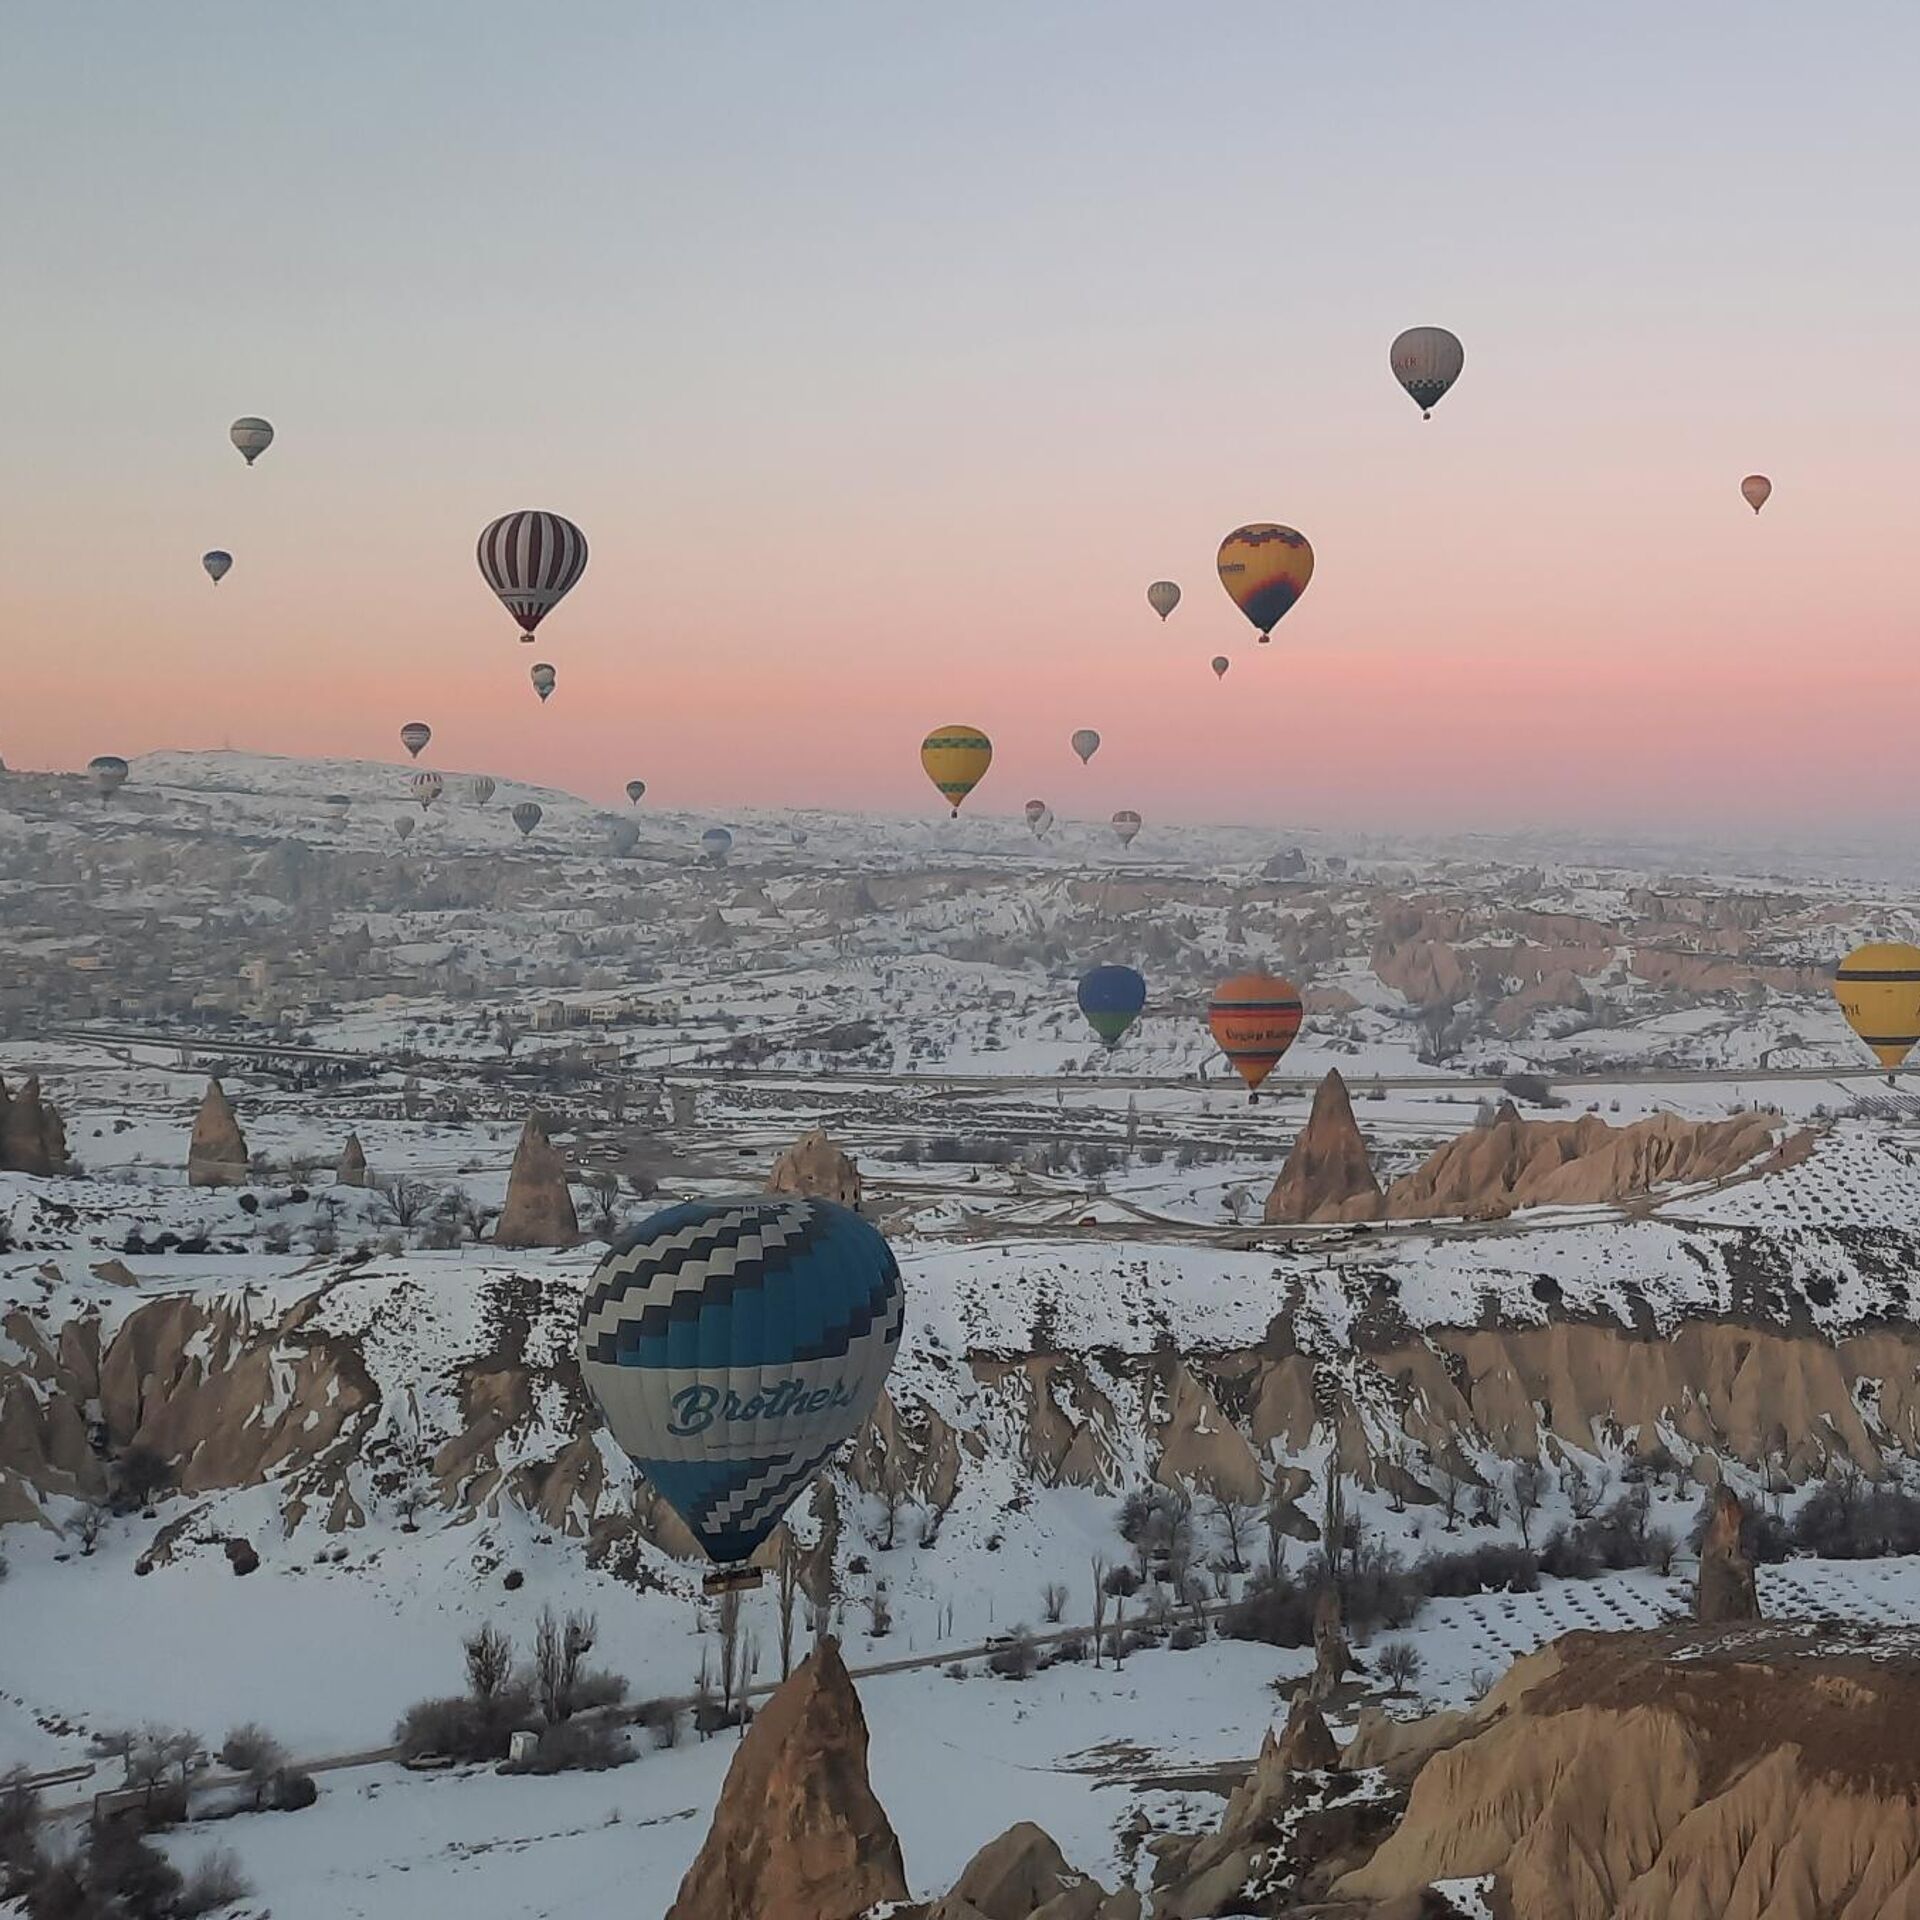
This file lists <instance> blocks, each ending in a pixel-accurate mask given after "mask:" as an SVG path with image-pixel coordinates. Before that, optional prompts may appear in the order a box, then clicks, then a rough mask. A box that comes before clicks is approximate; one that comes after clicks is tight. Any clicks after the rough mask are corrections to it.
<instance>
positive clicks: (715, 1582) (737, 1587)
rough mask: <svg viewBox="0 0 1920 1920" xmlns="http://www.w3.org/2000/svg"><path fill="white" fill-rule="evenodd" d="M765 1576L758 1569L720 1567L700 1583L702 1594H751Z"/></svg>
mask: <svg viewBox="0 0 1920 1920" xmlns="http://www.w3.org/2000/svg"><path fill="white" fill-rule="evenodd" d="M763 1577H764V1576H763V1575H762V1573H761V1571H760V1569H759V1568H758V1567H719V1568H716V1569H715V1570H714V1571H713V1572H712V1573H710V1574H708V1575H707V1577H706V1578H705V1579H704V1580H702V1581H701V1582H700V1591H701V1592H702V1593H751V1592H752V1591H753V1590H754V1589H755V1588H756V1587H758V1586H759V1585H760V1583H761V1580H762V1578H763Z"/></svg>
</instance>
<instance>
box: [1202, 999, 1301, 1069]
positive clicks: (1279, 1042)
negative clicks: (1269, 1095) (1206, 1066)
mask: <svg viewBox="0 0 1920 1920" xmlns="http://www.w3.org/2000/svg"><path fill="white" fill-rule="evenodd" d="M1300 1020H1301V1006H1300V989H1299V988H1298V987H1296V986H1295V985H1294V984H1293V982H1292V981H1290V980H1282V979H1280V978H1279V977H1278V976H1277V975H1275V974H1270V973H1237V974H1235V975H1234V976H1233V978H1232V979H1230V980H1222V981H1221V982H1220V984H1219V985H1218V986H1217V987H1215V988H1214V990H1213V998H1212V1000H1210V1001H1209V1002H1208V1004H1207V1027H1208V1030H1209V1031H1210V1032H1211V1033H1212V1035H1213V1038H1214V1044H1215V1045H1216V1046H1218V1047H1219V1049H1220V1051H1221V1052H1222V1053H1224V1054H1225V1055H1226V1056H1227V1058H1228V1059H1229V1060H1230V1061H1231V1062H1232V1063H1233V1068H1234V1071H1235V1072H1236V1073H1238V1074H1239V1076H1240V1078H1241V1079H1242V1080H1244V1081H1245V1082H1246V1083H1247V1090H1248V1092H1249V1093H1256V1092H1258V1091H1259V1088H1260V1083H1261V1081H1263V1080H1264V1079H1265V1078H1266V1077H1267V1075H1268V1074H1270V1073H1271V1072H1272V1071H1273V1070H1274V1068H1275V1067H1276V1066H1277V1065H1278V1064H1279V1062H1280V1059H1281V1056H1282V1055H1283V1054H1285V1052H1286V1050H1287V1049H1288V1048H1289V1047H1290V1046H1292V1045H1293V1042H1294V1038H1295V1036H1296V1035H1297V1034H1298V1033H1299V1031H1300Z"/></svg>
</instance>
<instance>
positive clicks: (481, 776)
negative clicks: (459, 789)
mask: <svg viewBox="0 0 1920 1920" xmlns="http://www.w3.org/2000/svg"><path fill="white" fill-rule="evenodd" d="M467 792H468V794H469V795H470V796H471V798H472V800H473V804H474V805H475V806H476V807H484V806H485V805H486V804H487V802H488V801H489V800H491V799H492V798H493V796H494V792H495V788H494V784H493V778H492V776H491V775H490V774H485V773H476V774H475V775H474V776H473V778H472V779H471V780H469V781H468V782H467Z"/></svg>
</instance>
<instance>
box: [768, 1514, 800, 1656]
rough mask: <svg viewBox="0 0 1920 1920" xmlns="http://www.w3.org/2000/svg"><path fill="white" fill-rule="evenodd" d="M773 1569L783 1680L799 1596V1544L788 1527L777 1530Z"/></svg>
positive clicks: (791, 1645) (790, 1653)
mask: <svg viewBox="0 0 1920 1920" xmlns="http://www.w3.org/2000/svg"><path fill="white" fill-rule="evenodd" d="M773 1572H774V1582H775V1586H774V1591H775V1594H776V1595H777V1597H778V1599H779V1603H780V1678H781V1679H782V1680H784V1679H786V1677H787V1676H788V1675H789V1674H790V1673H792V1671H793V1615H794V1608H795V1606H796V1604H797V1603H798V1601H799V1597H800V1545H799V1542H798V1541H796V1540H795V1539H794V1537H793V1533H792V1530H791V1529H790V1528H787V1527H782V1528H781V1529H780V1557H779V1559H778V1560H776V1561H775V1562H774V1569H773Z"/></svg>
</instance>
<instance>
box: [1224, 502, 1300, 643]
mask: <svg viewBox="0 0 1920 1920" xmlns="http://www.w3.org/2000/svg"><path fill="white" fill-rule="evenodd" d="M1312 578H1313V549H1312V548H1311V547H1310V546H1308V545H1307V537H1306V535H1305V534H1303V533H1295V532H1294V530H1293V529H1292V528H1291V527H1276V526H1272V525H1270V524H1267V523H1265V522H1260V523H1256V524H1255V525H1252V526H1246V527H1235V528H1234V530H1233V531H1232V532H1231V533H1230V534H1228V535H1227V537H1226V538H1225V539H1224V540H1222V541H1221V542H1220V584H1221V585H1222V586H1223V587H1225V588H1226V590H1227V593H1228V595H1229V597H1230V598H1231V599H1232V601H1233V604H1234V605H1235V606H1236V607H1238V608H1239V609H1240V611H1241V612H1242V613H1244V614H1245V615H1246V616H1247V618H1248V619H1249V620H1251V621H1252V622H1253V624H1254V626H1255V627H1257V628H1258V629H1259V633H1260V644H1261V645H1262V646H1265V645H1266V642H1267V638H1268V636H1269V635H1270V634H1271V633H1272V632H1273V630H1274V628H1275V627H1276V626H1277V625H1278V624H1279V622H1280V620H1281V619H1282V617H1283V616H1284V615H1285V614H1286V611H1287V609H1288V608H1289V607H1291V606H1292V605H1293V603H1294V602H1295V601H1296V600H1298V599H1299V598H1300V596H1301V595H1302V594H1303V593H1305V592H1306V590H1307V582H1308V581H1309V580H1311V579H1312Z"/></svg>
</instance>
